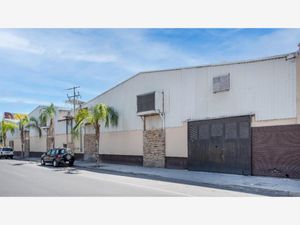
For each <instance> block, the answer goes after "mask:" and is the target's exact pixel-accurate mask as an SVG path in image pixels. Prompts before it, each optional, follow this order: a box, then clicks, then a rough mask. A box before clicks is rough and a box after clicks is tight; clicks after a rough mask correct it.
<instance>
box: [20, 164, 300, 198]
mask: <svg viewBox="0 0 300 225" xmlns="http://www.w3.org/2000/svg"><path fill="white" fill-rule="evenodd" d="M20 159H21V160H29V161H36V162H39V161H40V159H39V158H27V159H23V158H20ZM75 167H78V168H85V169H88V170H92V171H95V172H111V173H121V174H124V175H129V176H130V175H133V176H142V177H144V178H149V179H158V180H164V181H170V182H178V183H185V184H192V185H199V186H205V187H212V188H220V189H226V190H233V191H242V192H248V193H255V194H261V195H266V196H298V197H300V179H290V178H275V177H274V178H272V177H258V176H242V175H234V174H223V173H209V172H198V171H188V170H176V169H165V168H148V167H142V166H129V165H120V164H109V163H101V164H100V165H97V164H96V163H95V162H86V161H75Z"/></svg>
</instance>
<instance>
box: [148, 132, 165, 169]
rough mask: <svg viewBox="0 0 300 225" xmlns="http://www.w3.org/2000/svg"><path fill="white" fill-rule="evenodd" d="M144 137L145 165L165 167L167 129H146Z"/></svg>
mask: <svg viewBox="0 0 300 225" xmlns="http://www.w3.org/2000/svg"><path fill="white" fill-rule="evenodd" d="M143 139H144V145H143V156H144V157H143V164H144V166H147V167H165V156H166V143H165V131H164V130H163V129H153V130H145V131H144V133H143Z"/></svg>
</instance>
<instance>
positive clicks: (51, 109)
mask: <svg viewBox="0 0 300 225" xmlns="http://www.w3.org/2000/svg"><path fill="white" fill-rule="evenodd" d="M55 114H56V109H55V106H54V104H53V103H51V105H50V106H48V107H46V108H44V109H42V111H41V114H40V117H39V119H40V122H41V124H42V125H45V126H47V122H48V120H49V121H50V124H49V127H48V131H47V149H48V147H50V148H54V146H55V139H54V133H55V131H54V117H55ZM49 137H50V140H51V141H50V143H48V141H49V140H48V139H49Z"/></svg>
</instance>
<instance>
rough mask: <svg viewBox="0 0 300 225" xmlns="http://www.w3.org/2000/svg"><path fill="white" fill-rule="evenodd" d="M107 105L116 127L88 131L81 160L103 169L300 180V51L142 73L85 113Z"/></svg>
mask: <svg viewBox="0 0 300 225" xmlns="http://www.w3.org/2000/svg"><path fill="white" fill-rule="evenodd" d="M98 103H105V104H107V105H109V106H112V107H114V108H115V109H116V110H117V111H118V113H119V125H118V126H117V127H109V128H105V127H104V126H103V125H102V126H101V135H100V149H99V150H97V149H95V141H94V139H95V135H94V131H93V129H92V128H89V127H88V126H87V127H86V128H85V131H84V132H83V133H84V134H83V136H84V137H83V139H84V140H83V142H84V153H85V154H90V153H91V152H93V151H96V152H99V154H100V157H101V158H102V160H103V161H105V162H117V163H130V164H138V165H144V166H151V167H166V168H187V169H190V170H199V171H211V172H224V173H234V174H244V175H266V176H280V177H294V178H300V56H299V52H295V53H290V54H283V55H278V56H273V57H268V58H262V59H256V60H248V61H240V62H232V63H223V64H214V65H204V66H196V67H189V68H179V69H169V70H158V71H149V72H141V73H138V74H137V75H135V76H133V77H131V78H129V79H128V80H126V81H124V82H122V83H120V84H118V85H117V86H115V87H113V88H111V89H110V90H108V91H106V92H104V93H102V94H101V95H99V96H97V97H96V98H94V99H92V100H90V101H88V102H87V103H86V104H84V105H83V107H87V108H88V107H91V106H93V105H95V104H98Z"/></svg>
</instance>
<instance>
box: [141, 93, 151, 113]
mask: <svg viewBox="0 0 300 225" xmlns="http://www.w3.org/2000/svg"><path fill="white" fill-rule="evenodd" d="M151 110H155V92H152V93H149V94H144V95H138V96H137V112H138V113H139V112H146V111H151Z"/></svg>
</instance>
